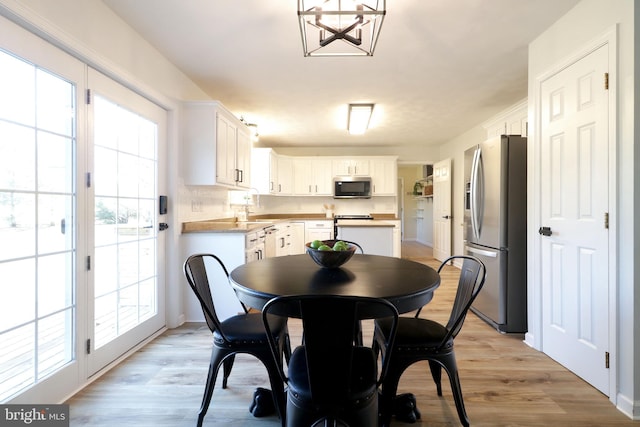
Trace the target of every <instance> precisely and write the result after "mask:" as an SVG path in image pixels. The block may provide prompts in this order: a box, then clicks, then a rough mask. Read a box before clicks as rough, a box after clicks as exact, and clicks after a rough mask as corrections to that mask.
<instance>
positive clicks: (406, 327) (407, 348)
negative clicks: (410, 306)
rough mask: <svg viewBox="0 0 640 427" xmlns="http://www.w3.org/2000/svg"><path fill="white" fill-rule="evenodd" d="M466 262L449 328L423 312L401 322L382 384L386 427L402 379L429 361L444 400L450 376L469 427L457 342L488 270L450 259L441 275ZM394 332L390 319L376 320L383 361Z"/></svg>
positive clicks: (478, 263)
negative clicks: (444, 379) (444, 384)
mask: <svg viewBox="0 0 640 427" xmlns="http://www.w3.org/2000/svg"><path fill="white" fill-rule="evenodd" d="M456 259H460V260H462V261H463V263H462V269H461V270H460V278H459V281H458V289H457V291H456V296H455V300H454V303H453V308H452V310H451V314H450V316H449V321H448V322H447V324H446V325H442V324H440V323H438V322H435V321H433V320H429V319H424V318H420V317H419V315H420V310H418V311H417V313H416V314H415V316H414V317H401V318H400V319H399V320H398V327H397V333H396V337H395V342H394V344H393V356H392V357H391V362H390V366H389V372H388V374H387V376H386V377H385V379H384V382H383V384H382V396H381V401H382V402H381V405H382V406H383V407H384V409H385V410H384V411H383V414H384V416H383V417H382V419H381V425H382V426H389V424H390V422H391V416H392V410H391V408H392V406H393V399H394V398H395V397H396V391H397V389H398V382H399V381H400V376H401V375H402V373H403V372H404V371H405V369H407V368H408V367H409V366H410V365H412V364H414V363H416V362H419V361H421V360H427V361H429V368H430V370H431V375H432V377H433V380H434V382H435V383H436V390H437V393H438V396H442V385H441V378H442V368H444V370H445V371H446V372H447V375H448V376H449V382H450V383H451V390H452V392H453V398H454V400H455V404H456V409H457V411H458V417H459V418H460V422H461V423H462V425H463V426H465V427H468V426H469V418H468V416H467V413H466V410H465V407H464V401H463V399H462V388H461V387H460V378H459V376H458V367H457V364H456V356H455V353H454V350H453V340H454V339H455V337H456V336H457V335H458V333H459V332H460V329H462V324H463V323H464V319H465V317H466V315H467V312H468V311H469V308H470V307H471V304H472V303H473V300H474V299H475V298H476V296H477V295H478V293H479V292H480V290H481V289H482V286H483V285H484V281H485V278H486V268H485V266H484V264H483V263H482V261H480V260H479V259H477V258H475V257H472V256H468V255H456V256H452V257H450V258H447V259H446V260H445V261H444V262H443V263H442V264H441V265H440V268H438V273H440V271H442V268H443V267H444V266H445V265H446V264H448V263H449V262H451V261H453V260H456ZM391 333H393V332H392V323H391V322H390V321H388V320H386V319H381V320H376V321H375V328H374V336H373V337H374V338H373V339H374V347H375V348H376V350H379V351H380V353H381V354H382V360H383V361H384V360H385V359H388V358H389V354H387V353H386V346H385V343H386V342H387V340H388V335H389V334H391Z"/></svg>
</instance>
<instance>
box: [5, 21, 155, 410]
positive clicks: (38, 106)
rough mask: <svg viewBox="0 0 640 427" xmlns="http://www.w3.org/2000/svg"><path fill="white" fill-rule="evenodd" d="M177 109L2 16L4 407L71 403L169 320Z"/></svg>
mask: <svg viewBox="0 0 640 427" xmlns="http://www.w3.org/2000/svg"><path fill="white" fill-rule="evenodd" d="M89 86H90V87H91V93H92V95H91V97H90V98H91V103H89V104H87V103H86V98H87V89H88V87H89ZM166 117H167V114H166V111H165V110H163V109H162V108H160V107H158V106H157V105H155V104H153V103H152V102H150V101H148V100H146V99H145V98H143V97H141V96H139V95H137V94H135V93H134V92H133V91H131V90H129V89H126V88H124V87H123V86H121V85H119V84H117V83H115V82H114V81H113V80H111V79H109V78H107V77H105V76H104V75H102V74H100V73H98V72H96V71H94V70H91V69H90V68H89V67H88V66H87V65H86V64H84V63H82V62H81V61H79V60H77V59H76V58H74V57H72V56H70V55H69V54H67V53H65V52H63V51H62V50H60V49H58V48H56V47H55V46H53V45H51V44H50V43H48V42H46V41H44V40H43V39H41V38H39V37H37V36H35V35H34V34H32V33H30V32H28V31H26V30H25V29H23V28H21V27H19V26H18V25H16V24H14V23H13V22H11V21H9V20H7V19H6V18H4V17H2V16H0V342H2V344H3V348H2V351H0V403H29V404H37V403H42V404H46V403H54V402H59V401H61V400H62V399H64V398H65V397H67V396H69V395H70V394H71V393H73V392H74V391H75V390H77V389H78V388H79V387H81V386H82V385H83V384H84V383H85V382H86V381H87V379H88V378H89V377H90V376H91V375H92V374H93V373H95V372H97V371H99V370H100V369H102V368H104V367H105V366H107V365H109V364H110V363H111V362H113V361H115V360H117V359H118V357H119V356H121V355H122V354H124V353H126V352H127V351H128V350H129V349H131V348H133V347H134V346H135V345H136V344H138V343H140V342H142V341H144V340H145V339H146V338H147V337H149V336H151V335H153V333H154V332H155V331H158V330H159V329H161V328H162V327H163V326H164V324H165V317H164V304H165V302H164V281H165V278H164V264H165V259H164V238H163V235H162V233H158V221H157V218H158V210H157V205H158V203H157V200H158V195H159V194H166V193H165V186H166V183H165V179H166V178H165V174H164V173H159V172H158V171H163V170H165V164H164V162H165V155H164V152H165V150H166V148H165V145H166V142H165V141H166V121H167V119H166Z"/></svg>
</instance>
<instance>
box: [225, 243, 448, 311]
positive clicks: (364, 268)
mask: <svg viewBox="0 0 640 427" xmlns="http://www.w3.org/2000/svg"><path fill="white" fill-rule="evenodd" d="M230 280H231V284H232V285H233V287H234V289H235V290H236V294H237V295H238V298H239V299H240V301H242V302H243V303H245V304H246V305H248V306H249V307H253V308H256V309H262V307H263V306H264V304H266V303H267V301H269V300H270V299H271V298H274V297H276V296H281V295H309V294H312V295H355V296H364V297H375V298H383V299H386V300H387V301H389V302H391V303H392V304H393V305H395V306H396V309H397V310H398V312H399V313H406V312H409V311H413V310H417V309H418V308H420V307H422V306H423V305H425V304H427V303H428V302H429V301H431V299H432V298H433V291H434V290H435V289H436V288H437V287H438V286H439V285H440V275H439V274H438V273H437V271H436V270H434V269H433V268H431V267H429V266H427V265H424V264H420V263H417V262H414V261H410V260H407V259H401V258H394V257H387V256H379V255H361V254H355V255H354V256H353V258H351V259H350V260H349V261H348V262H347V263H346V264H344V265H343V266H342V267H341V268H337V269H326V268H322V267H320V266H319V265H317V264H316V263H314V262H313V260H312V259H311V258H310V257H309V255H307V254H303V255H289V256H281V257H273V258H266V259H262V260H259V261H253V262H249V263H247V264H243V265H241V266H239V267H237V268H236V269H234V270H233V271H232V272H231V274H230Z"/></svg>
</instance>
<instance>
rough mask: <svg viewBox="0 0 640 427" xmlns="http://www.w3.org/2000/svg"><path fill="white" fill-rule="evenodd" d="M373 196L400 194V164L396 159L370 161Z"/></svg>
mask: <svg viewBox="0 0 640 427" xmlns="http://www.w3.org/2000/svg"><path fill="white" fill-rule="evenodd" d="M369 166H370V169H371V180H372V182H373V189H372V194H373V195H374V196H396V195H397V193H398V162H397V158H395V157H383V158H372V159H371V160H369Z"/></svg>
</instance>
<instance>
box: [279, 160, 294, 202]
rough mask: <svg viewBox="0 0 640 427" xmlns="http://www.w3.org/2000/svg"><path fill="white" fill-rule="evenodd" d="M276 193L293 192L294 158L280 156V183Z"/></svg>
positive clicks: (283, 194) (286, 193)
mask: <svg viewBox="0 0 640 427" xmlns="http://www.w3.org/2000/svg"><path fill="white" fill-rule="evenodd" d="M276 194H279V195H282V196H287V195H291V194H293V159H292V158H291V157H288V156H278V185H277V191H276Z"/></svg>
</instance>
